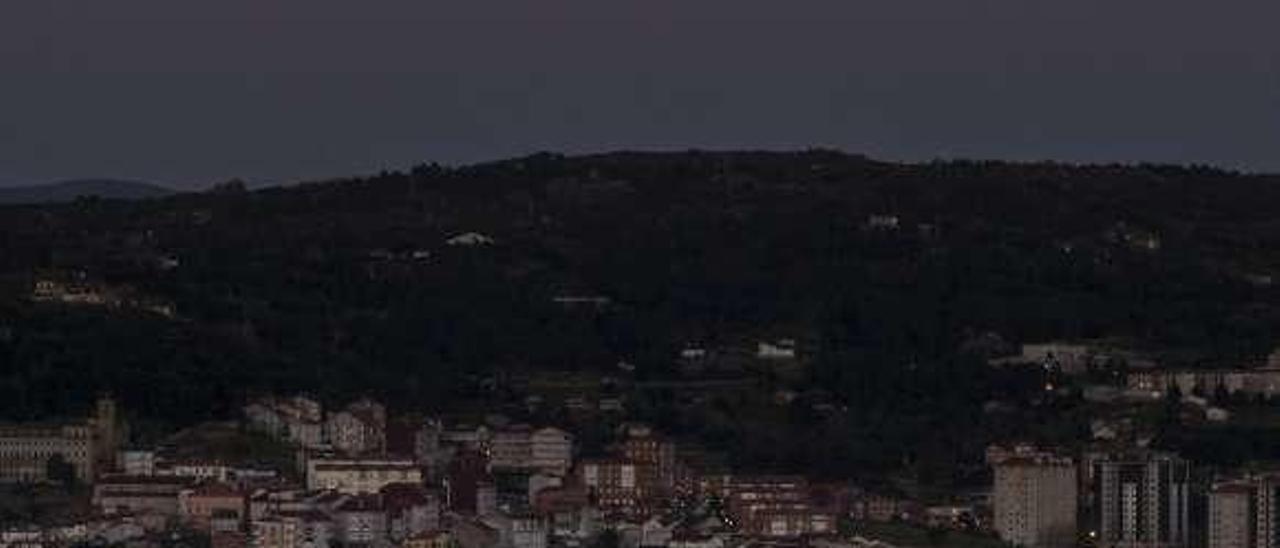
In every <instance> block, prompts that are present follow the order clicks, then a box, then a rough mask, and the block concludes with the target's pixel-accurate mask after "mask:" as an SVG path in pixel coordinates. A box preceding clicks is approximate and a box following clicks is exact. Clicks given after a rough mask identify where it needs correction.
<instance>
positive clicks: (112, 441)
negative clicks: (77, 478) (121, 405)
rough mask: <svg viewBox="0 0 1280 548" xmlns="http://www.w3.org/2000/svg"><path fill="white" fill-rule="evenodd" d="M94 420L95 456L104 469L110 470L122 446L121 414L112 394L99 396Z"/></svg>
mask: <svg viewBox="0 0 1280 548" xmlns="http://www.w3.org/2000/svg"><path fill="white" fill-rule="evenodd" d="M92 420H93V435H94V452H95V453H96V455H95V456H96V458H97V460H98V463H99V464H100V465H103V466H104V468H102V469H110V467H111V466H113V465H114V464H115V460H116V450H118V449H119V446H120V414H119V409H117V407H116V400H115V398H113V397H111V394H109V393H105V392H104V393H101V394H98V399H97V401H96V402H95V403H94V414H93V419H92Z"/></svg>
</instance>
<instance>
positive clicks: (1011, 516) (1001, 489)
mask: <svg viewBox="0 0 1280 548" xmlns="http://www.w3.org/2000/svg"><path fill="white" fill-rule="evenodd" d="M994 468H995V485H994V489H993V490H994V501H993V502H994V506H995V516H994V517H995V529H996V532H997V533H998V534H999V535H1000V538H1001V539H1003V540H1004V541H1006V542H1009V543H1011V544H1014V545H1017V546H1025V547H1028V548H1040V547H1069V546H1075V544H1076V530H1077V510H1076V507H1077V485H1078V480H1077V474H1076V466H1075V462H1074V461H1072V459H1070V458H1064V457H1058V456H1055V455H1052V454H1047V453H1037V454H1019V455H1015V456H1010V457H1008V458H1004V459H1001V460H999V461H998V462H996V463H995V464H994Z"/></svg>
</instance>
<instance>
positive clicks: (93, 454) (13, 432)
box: [0, 396, 123, 483]
mask: <svg viewBox="0 0 1280 548" xmlns="http://www.w3.org/2000/svg"><path fill="white" fill-rule="evenodd" d="M122 429H123V427H122V425H121V424H120V418H119V416H118V414H117V411H116V404H115V401H114V400H113V399H111V398H110V397H108V396H103V397H100V398H98V401H97V403H96V405H95V407H94V413H93V415H92V416H90V417H88V418H85V419H80V420H73V421H66V422H48V423H11V424H0V483H33V482H39V481H45V480H48V479H50V477H49V472H50V470H51V468H56V466H53V467H51V465H56V464H57V463H58V462H59V461H61V463H62V464H64V465H67V466H70V469H71V472H72V473H73V474H74V478H75V480H76V481H80V482H85V483H88V482H92V481H93V479H94V478H95V477H96V476H97V474H98V473H99V471H101V470H110V469H111V467H112V466H114V461H115V457H116V453H117V451H118V450H119V444H120V437H121V436H120V434H121V432H122Z"/></svg>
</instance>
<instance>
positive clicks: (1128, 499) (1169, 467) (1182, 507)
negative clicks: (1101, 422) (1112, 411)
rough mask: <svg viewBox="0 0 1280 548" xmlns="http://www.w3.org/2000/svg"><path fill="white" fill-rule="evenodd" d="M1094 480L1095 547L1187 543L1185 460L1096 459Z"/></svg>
mask: <svg viewBox="0 0 1280 548" xmlns="http://www.w3.org/2000/svg"><path fill="white" fill-rule="evenodd" d="M1094 466H1095V467H1096V468H1097V470H1096V471H1095V473H1094V480H1095V481H1096V482H1097V486H1096V489H1095V493H1096V496H1097V498H1098V501H1097V504H1096V508H1097V509H1098V512H1099V516H1098V522H1099V523H1098V525H1099V529H1098V534H1099V541H1100V545H1101V546H1112V547H1124V548H1173V547H1181V546H1187V544H1188V542H1189V541H1190V533H1189V530H1188V529H1189V510H1190V483H1191V481H1190V475H1191V467H1190V465H1189V464H1188V463H1187V461H1185V460H1183V459H1181V458H1179V457H1178V456H1176V455H1173V454H1170V453H1145V454H1134V455H1116V456H1111V457H1108V458H1104V459H1102V460H1099V461H1098V462H1096V463H1095V464H1094Z"/></svg>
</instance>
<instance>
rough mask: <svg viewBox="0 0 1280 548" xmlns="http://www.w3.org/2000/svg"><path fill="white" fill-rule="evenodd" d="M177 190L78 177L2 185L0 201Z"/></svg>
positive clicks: (132, 197)
mask: <svg viewBox="0 0 1280 548" xmlns="http://www.w3.org/2000/svg"><path fill="white" fill-rule="evenodd" d="M173 193H174V190H173V189H170V188H165V187H163V186H160V185H157V184H153V183H146V182H142V181H125V180H118V179H75V180H70V181H60V182H56V183H48V184H41V185H26V186H15V187H0V204H48V203H58V202H70V201H73V200H75V199H76V198H80V197H89V196H96V197H99V198H105V199H116V200H140V199H145V198H159V197H161V196H167V195H169V194H173Z"/></svg>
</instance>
